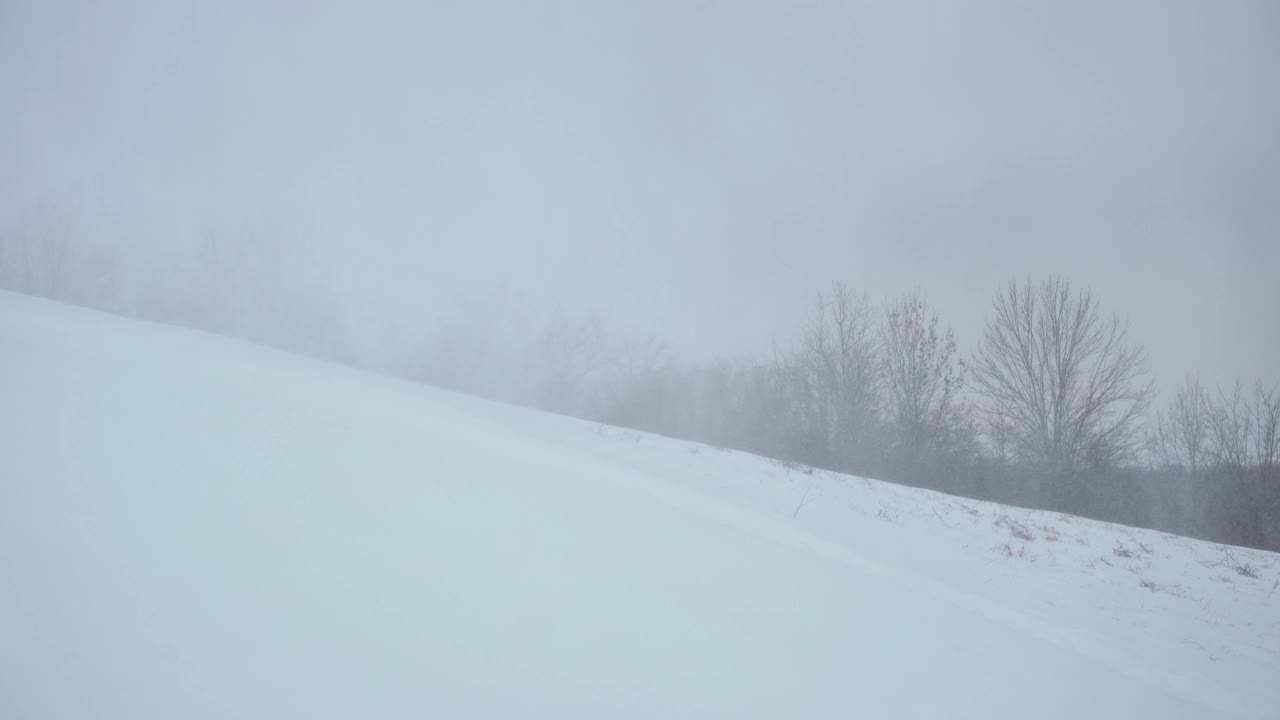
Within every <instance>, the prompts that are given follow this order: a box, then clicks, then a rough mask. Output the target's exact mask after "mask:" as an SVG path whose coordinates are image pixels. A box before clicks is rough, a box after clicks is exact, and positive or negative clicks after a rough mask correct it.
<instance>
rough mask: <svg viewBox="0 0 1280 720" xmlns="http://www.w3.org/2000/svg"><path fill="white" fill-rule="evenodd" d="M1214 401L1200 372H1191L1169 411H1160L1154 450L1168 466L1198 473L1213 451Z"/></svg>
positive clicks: (1153, 438)
mask: <svg viewBox="0 0 1280 720" xmlns="http://www.w3.org/2000/svg"><path fill="white" fill-rule="evenodd" d="M1212 409H1213V403H1212V400H1211V399H1210V398H1209V393H1207V392H1205V389H1204V387H1203V386H1202V385H1201V384H1200V377H1199V376H1198V375H1188V376H1187V377H1186V378H1185V379H1184V380H1183V381H1182V385H1181V386H1179V387H1178V390H1177V391H1176V392H1175V393H1174V396H1173V400H1172V401H1170V403H1169V408H1168V412H1167V414H1163V415H1161V414H1157V416H1156V422H1155V429H1154V431H1153V435H1152V439H1151V441H1150V442H1151V443H1152V449H1153V451H1154V452H1155V453H1156V455H1157V456H1158V458H1159V460H1160V461H1161V463H1162V464H1164V465H1165V466H1166V467H1182V468H1185V469H1186V470H1188V471H1190V473H1191V474H1192V475H1196V474H1198V473H1199V472H1200V470H1201V469H1202V468H1203V465H1204V461H1205V458H1206V456H1207V454H1208V452H1209V443H1210V425H1211V422H1210V421H1211V418H1210V415H1211V413H1212Z"/></svg>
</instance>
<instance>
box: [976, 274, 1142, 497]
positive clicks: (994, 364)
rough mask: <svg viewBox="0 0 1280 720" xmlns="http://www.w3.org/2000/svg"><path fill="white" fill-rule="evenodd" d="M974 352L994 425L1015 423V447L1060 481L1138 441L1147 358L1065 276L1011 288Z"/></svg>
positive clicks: (1101, 464)
mask: <svg viewBox="0 0 1280 720" xmlns="http://www.w3.org/2000/svg"><path fill="white" fill-rule="evenodd" d="M994 311H995V314H994V316H992V317H990V318H988V320H987V324H986V331H985V333H984V335H983V339H982V342H981V343H980V345H979V347H978V351H977V354H976V356H975V358H974V365H973V375H972V378H973V379H972V387H973V389H974V391H975V392H976V393H977V394H978V396H979V397H980V399H981V411H982V412H983V413H984V415H985V416H986V418H987V422H988V425H990V424H992V423H994V422H995V421H997V420H999V421H1003V422H1005V423H1007V426H1008V432H1009V439H1010V441H1011V445H1012V449H1013V451H1014V453H1015V454H1016V455H1017V456H1018V457H1020V458H1021V459H1023V460H1024V461H1027V462H1031V463H1034V464H1035V465H1037V466H1038V467H1041V468H1042V469H1043V470H1045V471H1047V472H1048V473H1049V474H1051V475H1052V476H1053V477H1056V478H1064V477H1068V476H1071V475H1073V474H1075V473H1078V472H1080V471H1083V470H1091V471H1094V472H1098V471H1103V470H1105V469H1108V468H1110V467H1113V466H1114V465H1115V464H1117V463H1118V462H1119V461H1121V460H1122V459H1124V458H1126V457H1128V456H1129V455H1131V454H1132V453H1133V451H1134V449H1135V447H1136V434H1137V421H1138V419H1139V418H1140V417H1141V416H1142V414H1143V412H1144V411H1145V410H1146V408H1147V406H1148V405H1149V404H1150V401H1151V396H1152V385H1151V383H1150V382H1149V381H1148V380H1147V379H1146V354H1145V353H1144V352H1143V350H1142V349H1141V348H1140V347H1137V346H1134V345H1131V344H1130V343H1129V339H1128V328H1127V326H1126V325H1125V324H1124V323H1122V322H1121V321H1120V319H1119V318H1118V317H1115V316H1113V317H1111V318H1105V317H1104V316H1103V315H1102V312H1101V310H1100V309H1099V306H1098V301H1097V300H1096V299H1095V298H1094V296H1093V293H1092V292H1090V291H1089V290H1082V291H1079V292H1073V291H1072V289H1071V285H1070V284H1069V283H1068V282H1067V281H1066V280H1062V279H1052V280H1049V281H1048V282H1045V283H1042V284H1040V285H1039V286H1038V287H1035V288H1033V287H1032V285H1031V283H1030V281H1027V282H1026V283H1025V284H1022V285H1019V284H1018V283H1017V281H1013V282H1011V283H1010V284H1009V286H1008V288H1006V289H1005V291H1004V292H1002V293H1001V294H1000V295H999V296H997V298H996V299H995V304H994Z"/></svg>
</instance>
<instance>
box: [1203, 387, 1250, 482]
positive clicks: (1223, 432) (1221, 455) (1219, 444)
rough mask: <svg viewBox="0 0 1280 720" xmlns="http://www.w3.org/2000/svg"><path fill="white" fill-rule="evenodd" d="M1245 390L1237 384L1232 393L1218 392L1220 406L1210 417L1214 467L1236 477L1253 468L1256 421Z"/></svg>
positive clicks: (1215, 407)
mask: <svg viewBox="0 0 1280 720" xmlns="http://www.w3.org/2000/svg"><path fill="white" fill-rule="evenodd" d="M1251 415H1252V413H1251V410H1250V408H1249V402H1248V400H1246V399H1245V396H1244V389H1243V387H1242V386H1241V384H1240V381H1239V380H1237V381H1236V383H1235V385H1233V386H1232V388H1231V392H1230V393H1226V392H1224V391H1223V390H1222V389H1221V388H1219V389H1218V402H1217V403H1216V404H1215V405H1214V406H1213V410H1212V412H1211V414H1210V423H1209V430H1210V433H1209V434H1210V448H1211V450H1210V452H1211V455H1212V457H1213V462H1214V464H1215V465H1216V466H1217V467H1218V468H1219V469H1220V470H1223V471H1226V472H1228V473H1230V474H1231V475H1232V476H1234V477H1243V475H1244V473H1245V469H1246V468H1248V467H1249V451H1250V450H1251V449H1252V448H1250V444H1251V443H1250V440H1251V439H1252V436H1253V418H1252V417H1251Z"/></svg>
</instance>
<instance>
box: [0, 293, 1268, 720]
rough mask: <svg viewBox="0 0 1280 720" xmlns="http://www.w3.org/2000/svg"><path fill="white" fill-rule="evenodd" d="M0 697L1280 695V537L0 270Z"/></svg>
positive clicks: (750, 700)
mask: <svg viewBox="0 0 1280 720" xmlns="http://www.w3.org/2000/svg"><path fill="white" fill-rule="evenodd" d="M0 342H2V343H3V352H0V398H2V399H3V402H4V411H3V413H0V457H3V472H2V473H0V578H2V579H3V586H2V587H0V716H3V717H5V718H14V719H15V720H20V719H26V718H89V717H93V718H286V717H295V718H302V717H306V718H329V717H332V718H349V717H442V718H445V717H457V718H462V717H556V718H601V717H636V718H653V717H725V718H748V717H760V718H782V717H841V718H847V717H980V718H991V717H996V718H1004V717H1009V718H1023V717H1034V718H1058V717H1061V718H1083V717H1126V718H1127V717H1159V718H1166V719H1167V718H1178V717H1185V718H1204V717H1257V718H1274V717H1280V591H1277V583H1278V582H1280V563H1277V559H1278V558H1277V556H1276V555H1273V554H1268V553H1262V552H1256V551H1248V550H1243V549H1239V548H1225V547H1221V546H1215V545H1211V544H1207V543H1201V542H1196V541H1192V540H1187V539H1185V538H1180V537H1176V536H1171V535H1165V534H1162V533H1156V532H1149V531H1143V530H1135V529H1131V528H1126V527H1121V526H1114V525H1107V524H1103V523H1096V522H1090V521H1086V520H1082V519H1079V518H1074V517H1069V516H1060V515H1056V514H1049V513H1036V512H1029V511H1025V510H1018V509H1014V508H1007V507H1001V506H997V505H990V504H985V503H979V502H974V501H967V500H963V499H959V498H954V497H949V496H945V495H940V494H936V493H930V492H926V491H920V490H912V489H907V488H902V487H898V486H893V485H888V484H884V483H878V482H874V481H869V480H862V479H858V478H851V477H845V476H838V475H832V474H828V473H806V472H804V471H802V470H800V469H797V468H787V467H784V466H781V465H779V464H777V463H774V462H771V461H768V460H765V459H762V458H758V457H754V456H750V455H745V454H742V453H734V452H725V451H721V450H717V449H714V448H708V447H705V446H700V445H696V444H691V443H687V442H680V441H675V440H670V439H664V438H660V437H654V436H649V435H643V434H639V433H634V432H629V431H624V430H620V429H616V428H610V427H601V426H597V425H593V424H590V423H584V422H580V421H575V420H570V419H566V418H562V417H556V416H552V415H547V414H543V413H538V412H534V411H531V410H526V409H521V408H515V407H509V406H504V405H499V404H495V403H489V402H485V401H481V400H476V399H473V398H468V397H464V396H460V395H456V394H452V393H448V392H444V391H439V390H434V389H430V388H425V387H420V386H416V385H413V384H410V383H404V382H398V381H392V380H389V379H385V378H381V377H378V376H373V375H367V374H363V373H359V372H356V371H352V370H348V369H343V368H339V367H334V366H330V365H326V364H324V363H320V362H317V361H312V360H308V359H304V358H299V357H294V356H290V355H287V354H284V353H279V352H274V351H270V350H266V349H262V348H258V347H254V346H251V345H248V344H245V343H240V342H236V341H233V340H229V339H224V338H218V337H214V336H208V335H202V334H199V333H194V332H189V331H183V330H178V329H173V328H167V327H162V326H155V325H148V324H143V323H138V322H133V321H129V320H124V319H120V318H113V317H109V316H105V315H101V314H98V313H94V312H90V311H85V310H80V309H74V308H70V307H63V306H58V305H54V304H51V303H46V302H42V301H37V300H33V299H29V298H24V297H19V296H14V295H7V294H0Z"/></svg>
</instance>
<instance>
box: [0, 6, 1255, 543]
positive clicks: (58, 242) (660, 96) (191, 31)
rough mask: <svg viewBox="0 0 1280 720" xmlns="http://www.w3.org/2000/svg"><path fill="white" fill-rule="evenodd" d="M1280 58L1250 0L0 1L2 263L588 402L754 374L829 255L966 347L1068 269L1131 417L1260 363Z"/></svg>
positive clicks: (91, 296) (88, 288) (438, 378)
mask: <svg viewBox="0 0 1280 720" xmlns="http://www.w3.org/2000/svg"><path fill="white" fill-rule="evenodd" d="M1277 71H1280V7H1278V6H1277V5H1276V4H1275V3H1273V2H1265V1H1262V2H1246V1H1244V0H1240V1H1233V2H1230V3H1210V2H1201V1H1194V0H1186V1H1175V2H1163V1H1161V2H1157V1H1154V0H1153V1H1149V2H1145V1H1137V0H1134V1H1130V2H1123V3H1106V2H1082V3H1070V4H1066V3H1052V2H1035V3H1033V2H981V3H980V2H968V3H948V2H918V3H896V2H895V3H891V2H798V3H791V2H788V3H782V2H711V1H706V2H678V3H677V2H671V3H666V2H653V3H598V2H575V3H569V2H551V3H536V4H534V3H519V2H510V3H471V2H466V3H464V2H456V3H453V2H439V3H429V4H427V3H410V2H404V3H393V2H372V3H337V2H328V3H326V2H314V3H303V2H297V3H294V2H277V3H257V2H217V3H214V2H210V3H194V2H192V3H187V2H111V3H107V2H60V3H49V2H26V1H24V0H0V243H2V245H0V250H3V255H4V257H3V258H2V259H3V260H4V262H5V263H6V265H5V268H6V270H5V273H4V276H5V280H4V286H5V287H7V288H9V289H16V290H21V291H26V292H34V293H36V294H44V295H50V296H53V297H57V298H59V299H63V300H69V301H72V302H78V303H81V304H86V305H92V306H95V307H101V308H106V309H109V310H113V311H116V312H122V313H125V314H133V315H138V316H141V317H145V318H148V319H154V320H161V321H166V322H174V323H179V324H185V325H191V326H195V327H199V328H202V329H209V330H213V331H216V332H222V333H226V334H230V335H237V336H243V337H247V338H250V339H253V340H257V341H260V342H266V343H270V344H274V345H278V346H281V347H285V348H287V349H291V350H298V351H302V352H307V353H311V354H316V355H321V356H324V357H328V358H332V359H336V360H340V361H343V362H347V363H351V364H354V365H358V366H361V367H367V368H370V369H374V370H379V371H384V372H390V373H394V374H397V375H401V376H405V377H410V378H413V379H419V380H424V381H428V382H434V383H437V384H443V385H446V386H451V387H457V388H459V389H463V390H466V391H470V392H477V393H480V394H485V395H489V396H492V397H499V398H502V399H508V400H514V401H519V402H527V403H530V404H535V405H539V406H541V407H547V408H548V409H553V410H557V411H564V412H571V413H574V414H580V415H586V416H590V417H593V418H599V419H605V420H616V417H614V416H612V415H610V414H609V413H607V412H604V411H602V410H600V407H601V406H600V405H599V403H595V402H594V401H593V402H592V403H588V402H587V401H586V400H585V399H582V398H573V399H572V400H570V399H569V398H568V395H569V394H573V393H579V394H581V393H585V392H587V390H586V388H585V386H586V385H587V384H590V383H586V381H585V380H583V378H585V377H586V376H587V375H594V376H598V377H594V378H593V382H594V384H595V385H603V386H606V388H607V389H609V390H611V391H616V389H617V388H618V387H619V384H618V383H619V382H620V381H618V380H617V376H618V373H622V375H624V376H627V377H633V378H634V376H636V374H637V373H639V372H640V370H645V371H655V370H656V369H657V368H659V367H669V366H672V365H677V364H693V365H697V366H700V367H714V366H716V364H718V363H738V364H737V365H734V367H737V368H739V369H740V370H742V372H741V373H740V374H742V375H744V376H747V375H751V372H749V371H748V369H749V368H752V367H754V368H756V369H757V370H759V369H760V368H761V367H763V366H764V365H767V364H768V363H770V362H774V369H775V370H776V369H777V368H778V367H781V364H780V363H778V362H777V358H778V357H779V353H780V352H782V353H783V354H786V353H789V352H790V348H792V347H793V346H795V345H796V344H797V343H799V344H800V345H803V338H804V337H805V333H806V329H805V328H806V327H809V326H807V325H806V324H805V323H806V322H808V319H809V318H811V317H812V315H813V312H814V307H815V299H816V297H817V295H818V293H820V292H821V293H827V294H828V297H830V294H831V293H832V291H833V283H843V284H844V286H845V287H847V288H848V289H849V290H850V291H851V292H852V293H853V295H854V296H855V299H856V298H857V297H861V296H862V295H863V294H865V296H866V297H867V298H870V299H871V301H870V302H871V303H872V304H875V303H879V302H881V301H891V300H894V299H895V298H899V297H902V296H903V295H904V294H908V293H916V294H918V295H919V296H922V297H924V298H927V301H928V304H929V306H930V307H931V308H932V309H933V310H934V311H936V312H937V313H939V315H940V316H941V319H942V322H943V325H944V326H945V327H947V328H951V329H953V330H954V333H955V335H954V337H955V342H956V347H957V349H956V352H955V359H965V358H969V357H970V355H971V353H973V352H974V351H975V350H976V349H977V347H978V345H979V341H980V340H981V339H982V336H983V332H984V327H985V323H987V322H988V321H989V320H990V319H991V317H992V300H993V297H995V296H997V295H998V294H999V293H1001V291H1002V289H1003V288H1005V287H1006V285H1007V284H1008V283H1009V281H1010V280H1011V279H1019V280H1020V281H1021V280H1022V279H1029V280H1030V281H1031V282H1039V281H1042V280H1045V279H1048V278H1051V277H1060V278H1068V279H1069V280H1070V281H1071V282H1072V283H1073V285H1074V287H1076V288H1091V289H1092V291H1093V293H1094V295H1095V296H1096V297H1097V298H1098V299H1099V301H1100V303H1101V306H1102V309H1103V311H1104V312H1105V313H1106V314H1108V315H1109V314H1112V313H1114V314H1116V315H1118V316H1120V317H1121V318H1123V319H1125V320H1127V322H1128V325H1129V334H1128V338H1129V340H1130V341H1132V342H1133V343H1135V344H1136V345H1139V346H1141V347H1143V348H1145V350H1146V354H1147V360H1148V361H1147V367H1146V370H1147V374H1146V376H1145V377H1148V378H1149V379H1151V380H1154V381H1155V383H1156V385H1155V386H1154V391H1155V395H1154V396H1153V398H1152V399H1151V401H1150V402H1149V403H1148V405H1149V407H1147V408H1144V410H1150V412H1145V411H1144V413H1143V423H1142V424H1143V426H1144V428H1146V429H1145V430H1144V432H1147V431H1149V430H1150V429H1151V428H1154V427H1155V412H1156V411H1157V410H1160V409H1163V408H1164V407H1165V405H1166V404H1167V403H1169V402H1172V401H1173V396H1174V390H1175V388H1176V387H1178V383H1181V382H1184V380H1185V379H1186V378H1188V377H1189V376H1195V377H1198V378H1199V382H1201V383H1203V386H1204V387H1205V388H1207V393H1208V394H1209V395H1211V396H1212V397H1213V398H1214V399H1215V401H1221V404H1223V405H1224V406H1225V404H1226V400H1227V397H1228V395H1229V392H1230V390H1231V387H1232V383H1234V382H1235V381H1236V380H1237V379H1238V380H1240V381H1242V383H1244V385H1243V387H1244V390H1245V394H1246V395H1247V394H1248V393H1250V392H1252V390H1253V388H1254V387H1255V383H1257V387H1259V388H1270V387H1272V386H1274V384H1275V383H1276V382H1280V329H1277V328H1280V321H1278V320H1277V316H1278V315H1280V312H1278V311H1280V202H1278V201H1280V130H1278V128H1280V90H1277V88H1278V87H1280V83H1277V82H1276V77H1277V76H1278V73H1277ZM875 312H876V313H879V312H880V311H879V309H877V310H876V311H875ZM780 348H781V350H780ZM557 353H558V354H557ZM535 355H536V356H537V357H534V356H535ZM569 356H572V359H566V358H567V357H569ZM606 356H608V360H607V361H606V360H605V359H604V358H605V357H606ZM744 358H746V360H744ZM771 358H772V360H771ZM555 363H559V366H558V367H560V370H559V371H557V372H558V374H556V375H555V377H554V378H553V379H552V380H547V377H548V372H547V369H546V366H548V365H549V364H555ZM593 363H595V364H593ZM753 363H754V364H753ZM699 364H701V365H699ZM571 365H572V366H573V367H572V368H571V369H565V368H568V367H569V366H571ZM579 365H580V366H581V367H579ZM637 365H640V366H644V367H643V368H640V370H638V369H637ZM606 366H607V370H606ZM620 366H626V368H627V369H626V370H625V371H622V370H619V369H618V368H619V367H620ZM744 368H746V369H744ZM691 372H692V371H691ZM531 374H533V375H538V376H539V379H538V380H536V381H533V380H530V375H531ZM552 374H555V373H552ZM686 380H687V378H686ZM673 382H674V381H673ZM689 382H690V383H692V384H691V385H690V387H695V386H696V387H699V388H704V387H705V386H707V384H708V381H706V379H705V378H702V379H699V380H697V381H696V382H695V381H689ZM744 382H746V381H744ZM677 384H678V383H677ZM570 386H572V387H570ZM672 393H673V394H674V395H682V396H683V395H687V394H688V393H680V392H676V391H672ZM964 394H965V393H961V395H964ZM1259 397H1261V396H1259ZM672 402H675V401H674V400H672ZM588 406H590V407H588ZM735 407H736V406H735ZM1268 407H1269V406H1268ZM703 410H704V409H703V408H699V409H698V412H703ZM690 412H693V411H690ZM726 412H728V411H726ZM732 412H733V413H734V414H741V408H738V409H736V410H734V411H732ZM695 414H696V413H695ZM699 423H702V421H693V420H687V419H682V420H680V421H679V422H678V423H677V422H675V421H668V420H661V421H659V420H656V419H653V418H649V419H648V420H645V421H644V422H641V421H634V422H631V423H629V424H632V425H638V426H641V427H645V428H646V429H656V430H660V431H667V432H672V433H673V434H685V435H694V436H698V437H704V436H706V435H707V434H708V433H707V432H704V431H703V430H697V431H694V430H691V429H689V428H693V427H695V426H696V427H698V428H702V427H703V425H705V423H703V424H699ZM673 428H674V429H673ZM681 428H683V429H681ZM717 432H718V431H717ZM726 432H727V431H726ZM974 432H975V433H977V434H979V435H981V433H980V432H979V431H978V430H976V429H975V430H974ZM712 434H714V433H712ZM727 437H730V440H731V441H729V442H726V443H725V444H727V445H738V446H745V447H746V448H747V449H753V450H757V451H767V450H768V448H766V447H764V446H763V445H759V446H757V445H756V444H753V443H754V441H750V442H748V441H741V440H736V439H733V438H738V437H740V436H739V435H733V434H732V433H730V434H729V435H728V436H727ZM712 439H715V438H712ZM988 440H989V438H988ZM773 441H774V440H772V439H771V440H769V441H768V442H773ZM760 442H761V443H765V444H767V443H766V441H765V440H761V441H760ZM779 442H780V441H779ZM986 446H987V447H990V442H989V441H988V442H987V443H986ZM770 447H772V446H770ZM773 454H774V455H775V456H778V455H787V454H788V453H787V452H784V451H782V450H779V451H778V452H774V453H773ZM790 454H791V455H795V456H796V457H795V458H792V459H800V460H806V461H812V462H813V464H817V465H820V466H829V467H833V468H835V469H846V470H858V471H868V472H870V471H872V470H874V471H876V472H878V473H879V474H881V475H885V476H889V477H892V476H893V471H892V470H891V469H888V466H887V465H883V464H882V465H867V466H865V467H864V466H863V465H859V464H857V463H854V464H852V465H850V464H847V463H844V462H843V461H837V460H835V459H832V460H830V461H825V462H817V461H814V460H813V458H812V457H809V456H807V455H804V453H801V452H798V451H797V452H795V453H790ZM850 462H852V461H850ZM1148 464H1151V465H1153V466H1154V465H1155V464H1156V463H1148ZM1165 464H1166V465H1167V464H1168V463H1165ZM1191 464H1192V465H1195V463H1194V462H1193V463H1191ZM1245 464H1246V465H1247V464H1249V463H1247V462H1246V463H1245ZM948 467H951V470H950V471H949V472H952V474H956V473H957V472H958V471H956V470H955V468H954V467H952V466H948ZM965 468H967V469H966V470H965V471H964V473H963V474H965V475H966V477H969V478H971V479H973V478H976V477H978V476H979V475H981V476H983V477H987V476H990V475H992V474H993V473H995V471H994V470H992V469H991V468H990V467H987V466H984V465H982V464H981V463H976V464H975V463H974V462H971V461H966V464H965ZM979 468H985V469H979ZM931 472H934V473H936V472H940V471H939V470H937V469H934V470H932V471H931ZM996 474H998V473H996ZM1010 477H1012V474H1011V475H1010ZM895 479H907V480H911V479H913V478H895ZM973 482H977V480H973ZM1007 482H1008V483H1012V482H1013V481H1012V480H1008V481H1007ZM975 487H977V486H976V485H975V486H972V487H971V486H965V487H963V488H961V487H951V486H945V487H944V488H943V489H947V490H949V491H965V492H969V493H971V494H977V495H984V494H985V495H986V496H992V495H995V496H999V497H1001V498H1004V499H1008V497H1007V496H1006V495H1001V494H1000V492H1006V491H999V492H997V491H996V490H992V489H990V488H987V489H986V490H982V489H976V490H975V489H973V488H975ZM1002 487H1003V486H1002ZM1008 492H1012V491H1008ZM1180 492H1182V491H1180ZM1184 494H1185V493H1184ZM1014 499H1021V500H1026V499H1025V498H1022V497H1021V496H1018V497H1015V498H1014ZM1026 501H1027V502H1035V503H1043V502H1046V501H1044V500H1043V499H1042V498H1041V496H1040V495H1039V494H1037V495H1036V496H1035V498H1032V499H1031V500H1026ZM1055 502H1056V501H1055ZM1100 504H1104V503H1100ZM1072 509H1078V508H1075V507H1074V506H1073V507H1072ZM1135 512H1136V511H1135ZM1148 522H1153V521H1150V520H1148ZM1179 528H1180V529H1181V526H1179ZM1196 531H1197V532H1202V533H1204V532H1210V531H1209V530H1205V529H1203V528H1201V529H1198V530H1196ZM1251 542H1254V543H1255V544H1256V543H1258V542H1264V541H1262V540H1258V539H1256V538H1254V539H1253V540H1251ZM1275 542H1280V540H1276V541H1275Z"/></svg>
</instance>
